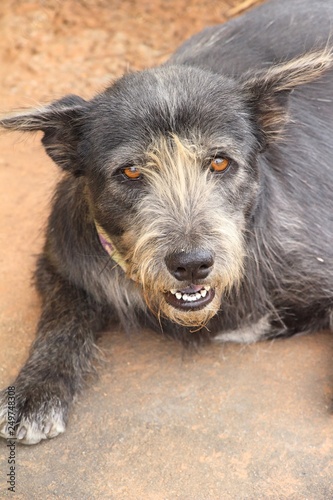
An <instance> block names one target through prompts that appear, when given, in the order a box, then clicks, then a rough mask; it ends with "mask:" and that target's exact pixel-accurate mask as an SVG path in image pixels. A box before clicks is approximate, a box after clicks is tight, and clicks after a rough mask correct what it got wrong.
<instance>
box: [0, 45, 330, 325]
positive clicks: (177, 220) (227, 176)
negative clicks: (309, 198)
mask: <svg viewBox="0 0 333 500" xmlns="http://www.w3.org/2000/svg"><path fill="white" fill-rule="evenodd" d="M330 65H331V55H330V54H329V53H327V52H320V53H313V54H309V55H306V56H304V57H302V58H299V59H297V60H293V61H290V62H288V63H284V64H281V65H277V66H274V67H272V68H270V69H268V70H266V71H262V72H258V73H256V74H254V75H253V74H250V73H249V74H246V75H243V77H242V79H241V80H239V81H235V80H233V79H230V78H226V77H223V76H221V75H216V74H213V73H209V72H207V71H203V70H200V69H197V68H192V67H186V66H171V65H165V66H162V67H160V68H155V69H152V70H148V71H143V72H140V73H133V74H128V75H126V76H124V77H123V78H121V79H120V80H118V81H117V82H116V83H115V84H114V85H112V86H111V87H110V88H108V89H107V90H106V91H104V92H103V93H101V94H99V95H97V96H96V97H95V98H94V99H92V100H91V101H89V102H87V101H84V100H83V99H81V98H79V97H76V96H68V97H65V98H63V99H61V100H59V101H56V102H54V103H52V104H50V105H49V106H46V107H44V108H41V109H38V110H33V111H30V112H27V113H21V114H18V115H15V116H10V117H7V118H4V119H3V120H2V121H1V122H0V124H1V125H2V126H3V127H5V128H8V129H20V130H27V131H33V130H42V131H43V132H44V137H43V139H42V142H43V144H44V146H45V148H46V151H47V153H48V154H49V155H50V157H51V158H52V159H53V160H54V161H55V162H56V163H57V164H59V165H60V166H61V167H62V168H63V169H64V170H65V171H69V172H71V173H72V174H73V175H74V176H84V178H85V180H86V185H87V193H88V194H87V195H88V197H89V204H90V207H91V210H92V212H93V216H94V218H95V220H96V223H97V227H102V228H103V230H104V231H105V233H106V234H107V235H108V238H109V239H110V243H111V241H112V245H114V246H115V247H116V249H117V252H118V254H120V256H121V259H122V261H124V262H125V263H126V264H125V271H126V273H127V275H128V277H129V278H131V279H133V280H134V281H135V282H137V283H138V286H139V287H141V289H142V292H143V295H144V298H145V300H146V302H147V304H148V306H149V307H150V308H151V309H152V310H153V311H154V312H155V313H156V314H157V315H159V314H162V315H164V316H166V317H168V318H169V319H171V320H172V321H175V322H177V323H180V324H184V325H186V326H201V325H204V324H205V323H207V321H208V320H209V319H210V318H211V317H212V316H213V315H214V314H216V313H217V311H218V310H219V308H220V307H221V303H222V306H223V297H224V296H225V294H226V293H228V291H229V290H230V289H231V288H233V287H237V286H238V284H239V283H240V282H241V280H242V277H243V269H244V259H245V257H246V238H247V231H248V230H249V229H250V227H251V218H252V216H253V213H254V211H255V208H256V205H257V203H258V196H259V195H258V192H259V187H260V175H261V174H260V168H259V167H258V158H259V157H260V154H261V153H262V151H263V150H264V149H265V147H267V146H269V144H270V142H272V141H274V140H276V138H277V137H278V136H279V135H280V133H281V131H282V129H283V126H284V123H285V122H286V120H287V116H288V95H289V93H290V91H291V90H292V89H293V88H295V87H296V86H298V85H301V84H304V83H307V82H309V81H311V80H313V79H315V78H318V77H319V76H320V75H321V74H322V73H323V72H324V70H325V69H327V68H328V67H329V66H330Z"/></svg>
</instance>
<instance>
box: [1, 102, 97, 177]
mask: <svg viewBox="0 0 333 500" xmlns="http://www.w3.org/2000/svg"><path fill="white" fill-rule="evenodd" d="M87 108H88V102H87V101H85V100H84V99H81V97H78V96H75V95H68V96H66V97H64V98H62V99H59V100H58V101H54V102H53V103H51V104H49V105H47V106H44V107H41V108H37V109H32V110H26V111H22V112H20V113H16V114H12V115H9V116H6V117H4V118H0V127H3V128H5V129H9V130H19V131H25V132H35V131H38V130H41V131H43V132H44V136H43V138H42V143H43V145H44V147H45V149H46V152H47V154H48V155H49V156H50V157H51V158H52V160H53V161H54V162H55V163H57V164H58V165H59V166H60V167H61V168H62V169H63V170H67V171H70V172H72V173H74V174H77V175H79V174H80V173H81V166H80V160H79V154H78V144H79V141H80V137H81V135H82V121H83V119H84V117H85V116H86V114H87Z"/></svg>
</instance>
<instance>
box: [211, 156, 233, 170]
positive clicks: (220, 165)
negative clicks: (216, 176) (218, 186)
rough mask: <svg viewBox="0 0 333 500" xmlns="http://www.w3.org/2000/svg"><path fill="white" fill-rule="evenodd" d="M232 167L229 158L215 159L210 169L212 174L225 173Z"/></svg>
mask: <svg viewBox="0 0 333 500" xmlns="http://www.w3.org/2000/svg"><path fill="white" fill-rule="evenodd" d="M229 165H230V160H228V158H219V157H218V158H214V160H211V162H210V169H211V171H212V172H224V171H225V170H227V168H228V167H229Z"/></svg>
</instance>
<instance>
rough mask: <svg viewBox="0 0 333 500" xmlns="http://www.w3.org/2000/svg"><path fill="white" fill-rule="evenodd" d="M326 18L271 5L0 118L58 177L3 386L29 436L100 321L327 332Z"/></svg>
mask: <svg viewBox="0 0 333 500" xmlns="http://www.w3.org/2000/svg"><path fill="white" fill-rule="evenodd" d="M331 25H333V5H329V2H327V1H325V0H318V1H317V2H312V0H311V1H310V0H293V2H289V0H276V1H273V2H269V3H267V4H266V5H264V6H262V7H260V8H258V9H255V10H254V11H252V12H250V13H249V14H246V15H245V16H243V17H241V18H239V19H236V20H234V21H231V22H229V23H227V24H225V25H222V26H215V27H211V28H208V29H206V30H204V31H203V32H202V33H199V34H198V35H196V36H195V37H193V38H191V39H190V40H188V41H187V42H185V44H184V45H183V46H182V47H180V49H179V50H178V51H177V52H176V53H175V54H174V55H173V56H172V57H171V58H170V60H169V61H168V62H167V63H165V64H164V65H162V66H160V67H157V68H153V69H150V70H146V71H143V72H139V73H130V74H127V75H125V76H124V77H123V78H121V79H120V80H118V81H117V82H115V83H114V84H113V85H112V86H111V87H109V88H107V89H106V90H105V91H104V92H102V93H101V94H99V95H97V96H96V97H95V98H93V99H92V100H91V101H88V102H87V101H84V100H83V99H81V98H80V97H77V96H67V97H64V98H63V99H61V100H59V101H56V102H54V103H52V104H50V105H48V106H45V107H42V108H40V109H35V110H31V111H28V112H22V113H19V114H16V115H12V116H8V117H5V118H3V119H2V120H1V121H0V124H1V125H2V127H4V128H6V129H13V130H22V131H34V130H42V131H43V132H44V137H43V139H42V142H43V145H44V147H45V149H46V151H47V153H48V154H49V155H50V157H51V158H52V159H53V160H54V161H55V163H57V164H58V165H59V166H60V167H61V168H62V169H63V171H64V178H63V180H61V182H60V183H59V185H58V187H57V190H56V193H55V197H54V202H53V208H52V212H51V215H50V217H49V223H48V229H47V233H46V241H45V247H44V250H43V253H42V254H41V256H40V257H39V260H38V264H37V270H36V275H35V276H36V286H37V289H38V291H39V293H40V295H41V298H42V303H43V310H42V315H41V319H40V322H39V325H38V331H37V338H36V341H35V343H34V344H33V346H32V350H31V354H30V357H29V359H28V360H27V362H26V364H25V366H24V367H23V368H22V370H21V372H20V373H19V375H18V377H17V379H16V381H15V382H14V384H13V385H15V387H16V399H17V407H16V421H17V425H16V436H17V438H18V439H19V440H21V441H22V442H23V443H26V444H33V443H36V442H38V441H40V440H41V439H46V438H50V437H54V436H56V435H57V434H59V433H61V432H63V431H64V429H65V425H66V422H67V418H68V409H69V407H70V404H71V402H72V401H73V400H74V398H75V396H76V394H77V393H78V392H79V391H80V390H81V388H82V387H83V385H84V380H85V378H86V376H87V374H89V373H90V372H91V371H92V370H93V366H94V360H95V358H97V357H98V356H97V355H98V348H97V347H96V338H97V335H98V332H100V331H101V330H103V329H105V328H107V327H108V325H109V322H110V320H113V321H114V320H118V321H120V322H121V324H122V325H123V327H124V328H125V329H127V330H128V331H131V330H133V329H137V328H138V327H139V325H145V326H150V327H152V328H154V329H156V330H157V331H159V332H161V333H163V334H165V335H167V336H170V337H173V338H178V339H180V340H181V341H182V342H184V343H185V344H197V343H199V342H205V341H208V340H210V339H216V340H219V341H235V342H253V341H256V340H260V339H265V338H272V337H276V336H288V335H292V334H294V333H297V332H304V331H315V330H318V329H320V328H332V327H333V325H332V322H333V312H332V311H333V245H332V238H333V218H332V208H333V199H332V185H333V168H332V157H333V133H332V130H333V127H332V125H333V99H332V95H333V72H332V64H333V58H332V50H331V44H330V30H331ZM222 162H225V164H226V165H227V167H226V169H225V170H224V171H216V170H214V169H215V166H216V164H221V163H222ZM128 171H129V172H130V174H131V175H133V176H134V178H130V176H128V175H127V174H126V172H128ZM98 228H102V230H103V235H104V236H105V235H106V238H107V239H108V241H107V244H108V245H109V247H110V248H114V249H116V251H117V252H118V254H117V255H119V256H120V258H121V262H122V266H120V265H118V264H117V262H120V261H119V260H117V259H116V260H117V261H116V260H113V259H112V257H110V255H109V253H107V251H106V248H105V245H104V246H103V239H102V238H101V234H100V231H99V229H98ZM104 236H103V238H104ZM111 255H112V253H111ZM114 255H115V254H114ZM0 398H1V401H0V434H1V435H2V436H3V437H8V436H9V429H8V425H7V406H6V393H5V392H3V393H2V394H1V395H0Z"/></svg>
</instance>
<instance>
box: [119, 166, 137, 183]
mask: <svg viewBox="0 0 333 500" xmlns="http://www.w3.org/2000/svg"><path fill="white" fill-rule="evenodd" d="M122 172H123V174H124V175H125V177H127V179H131V180H134V181H136V180H138V179H140V177H141V172H140V170H139V169H138V168H136V167H125V168H123V170H122Z"/></svg>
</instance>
